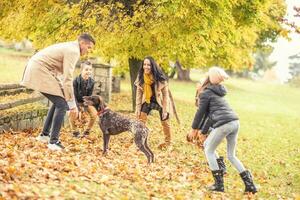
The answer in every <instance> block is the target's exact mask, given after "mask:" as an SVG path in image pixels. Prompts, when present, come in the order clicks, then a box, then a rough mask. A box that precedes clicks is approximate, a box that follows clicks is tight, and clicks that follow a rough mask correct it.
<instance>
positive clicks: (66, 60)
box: [21, 41, 80, 101]
mask: <svg viewBox="0 0 300 200" xmlns="http://www.w3.org/2000/svg"><path fill="white" fill-rule="evenodd" d="M79 58H80V48H79V43H78V41H73V42H65V43H58V44H54V45H51V46H49V47H47V48H45V49H42V50H41V51H39V52H38V53H36V54H35V55H34V56H32V57H31V58H30V60H29V61H28V63H27V66H26V68H25V71H24V74H23V78H22V81H21V85H24V86H26V87H28V88H31V89H34V90H37V91H39V92H43V93H47V94H52V95H56V96H61V97H63V98H65V99H66V101H73V100H74V91H73V72H74V69H75V65H76V62H77V61H78V60H79Z"/></svg>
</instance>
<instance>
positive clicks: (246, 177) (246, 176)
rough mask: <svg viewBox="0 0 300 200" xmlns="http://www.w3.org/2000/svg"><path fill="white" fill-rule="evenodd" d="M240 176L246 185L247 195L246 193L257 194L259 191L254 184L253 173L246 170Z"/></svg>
mask: <svg viewBox="0 0 300 200" xmlns="http://www.w3.org/2000/svg"><path fill="white" fill-rule="evenodd" d="M240 176H241V178H242V179H243V181H244V183H245V193H246V192H251V193H253V194H254V193H256V192H257V189H256V186H255V185H254V183H253V178H252V175H251V173H250V172H249V171H248V170H246V171H243V172H242V173H240Z"/></svg>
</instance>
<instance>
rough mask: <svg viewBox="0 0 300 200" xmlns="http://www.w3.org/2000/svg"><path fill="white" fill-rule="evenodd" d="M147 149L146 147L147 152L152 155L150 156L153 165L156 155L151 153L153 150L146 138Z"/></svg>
mask: <svg viewBox="0 0 300 200" xmlns="http://www.w3.org/2000/svg"><path fill="white" fill-rule="evenodd" d="M145 147H146V150H147V151H148V152H149V153H150V155H151V162H152V163H153V162H154V154H153V152H152V151H151V149H150V148H149V146H148V137H146V140H145Z"/></svg>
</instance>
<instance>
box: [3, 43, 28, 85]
mask: <svg viewBox="0 0 300 200" xmlns="http://www.w3.org/2000/svg"><path fill="white" fill-rule="evenodd" d="M28 56H30V53H23V52H15V51H13V50H10V49H4V48H0V72H1V79H0V83H19V82H20V81H21V79H22V75H23V71H24V69H25V65H26V63H27V59H28Z"/></svg>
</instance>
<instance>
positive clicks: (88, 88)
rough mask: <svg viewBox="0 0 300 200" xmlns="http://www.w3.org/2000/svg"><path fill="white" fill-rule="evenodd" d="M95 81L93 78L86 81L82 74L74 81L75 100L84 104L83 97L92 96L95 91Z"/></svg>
mask: <svg viewBox="0 0 300 200" xmlns="http://www.w3.org/2000/svg"><path fill="white" fill-rule="evenodd" d="M94 85H95V81H94V79H92V78H91V77H89V78H88V80H86V81H85V80H84V79H83V78H82V77H81V74H80V75H79V76H77V77H76V78H75V79H74V81H73V88H74V95H75V100H76V103H77V105H78V103H83V99H82V97H83V96H91V95H92V93H93V90H94Z"/></svg>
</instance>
